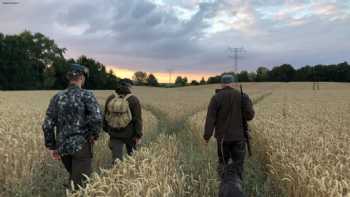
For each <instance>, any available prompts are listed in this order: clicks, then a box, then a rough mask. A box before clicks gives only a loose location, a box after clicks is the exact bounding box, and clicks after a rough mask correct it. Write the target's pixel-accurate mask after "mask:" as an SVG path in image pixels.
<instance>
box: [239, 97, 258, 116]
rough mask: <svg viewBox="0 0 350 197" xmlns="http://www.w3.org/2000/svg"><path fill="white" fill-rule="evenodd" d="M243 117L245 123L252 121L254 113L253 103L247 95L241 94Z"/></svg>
mask: <svg viewBox="0 0 350 197" xmlns="http://www.w3.org/2000/svg"><path fill="white" fill-rule="evenodd" d="M242 103H243V115H244V118H245V119H246V120H247V121H250V120H253V118H254V116H255V111H254V108H253V102H252V100H251V99H250V98H249V96H248V95H247V94H243V102H242Z"/></svg>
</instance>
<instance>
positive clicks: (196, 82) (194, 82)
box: [191, 80, 199, 86]
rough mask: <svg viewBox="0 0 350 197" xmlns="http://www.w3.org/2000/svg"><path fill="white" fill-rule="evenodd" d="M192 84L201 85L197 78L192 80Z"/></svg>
mask: <svg viewBox="0 0 350 197" xmlns="http://www.w3.org/2000/svg"><path fill="white" fill-rule="evenodd" d="M191 85H193V86H197V85H199V82H198V81H196V80H192V81H191Z"/></svg>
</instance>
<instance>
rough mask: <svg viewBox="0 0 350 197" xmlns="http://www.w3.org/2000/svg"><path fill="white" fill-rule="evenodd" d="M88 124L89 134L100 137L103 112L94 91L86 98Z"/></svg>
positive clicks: (95, 137)
mask: <svg viewBox="0 0 350 197" xmlns="http://www.w3.org/2000/svg"><path fill="white" fill-rule="evenodd" d="M85 105H86V111H87V114H86V124H87V128H88V132H89V136H90V137H93V138H94V140H96V139H97V138H98V137H99V133H100V131H101V127H102V113H101V109H100V105H99V104H98V102H97V99H96V97H95V95H94V94H93V93H92V92H88V94H87V100H86V103H85Z"/></svg>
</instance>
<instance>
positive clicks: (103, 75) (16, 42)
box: [0, 31, 120, 90]
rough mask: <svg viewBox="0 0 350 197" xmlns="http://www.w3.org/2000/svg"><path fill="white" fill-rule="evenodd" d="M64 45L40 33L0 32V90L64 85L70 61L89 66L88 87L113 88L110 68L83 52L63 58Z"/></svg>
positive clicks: (114, 79)
mask: <svg viewBox="0 0 350 197" xmlns="http://www.w3.org/2000/svg"><path fill="white" fill-rule="evenodd" d="M65 52H66V49H65V48H60V47H58V46H57V44H56V43H55V41H54V40H51V39H49V38H48V37H46V36H44V35H43V34H41V33H35V34H32V33H31V32H29V31H25V32H22V33H20V34H18V35H4V34H2V33H0V90H34V89H35V90H38V89H39V90H40V89H63V88H65V87H66V86H67V84H68V81H67V80H66V73H67V71H68V69H69V65H70V64H71V63H79V64H82V65H85V66H87V67H88V68H89V78H88V79H87V81H86V85H87V88H89V89H114V88H115V87H116V84H117V81H118V80H120V79H119V78H117V77H116V76H115V74H114V73H113V71H112V70H110V71H107V70H106V67H105V66H104V65H103V64H101V63H100V62H98V61H95V60H94V59H92V58H88V57H86V56H84V55H82V56H80V57H79V58H78V59H65V58H64V53H65Z"/></svg>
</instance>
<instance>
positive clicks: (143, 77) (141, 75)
mask: <svg viewBox="0 0 350 197" xmlns="http://www.w3.org/2000/svg"><path fill="white" fill-rule="evenodd" d="M133 79H134V81H135V82H136V85H145V84H146V83H147V73H146V72H142V71H137V72H135V73H134V76H133Z"/></svg>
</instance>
